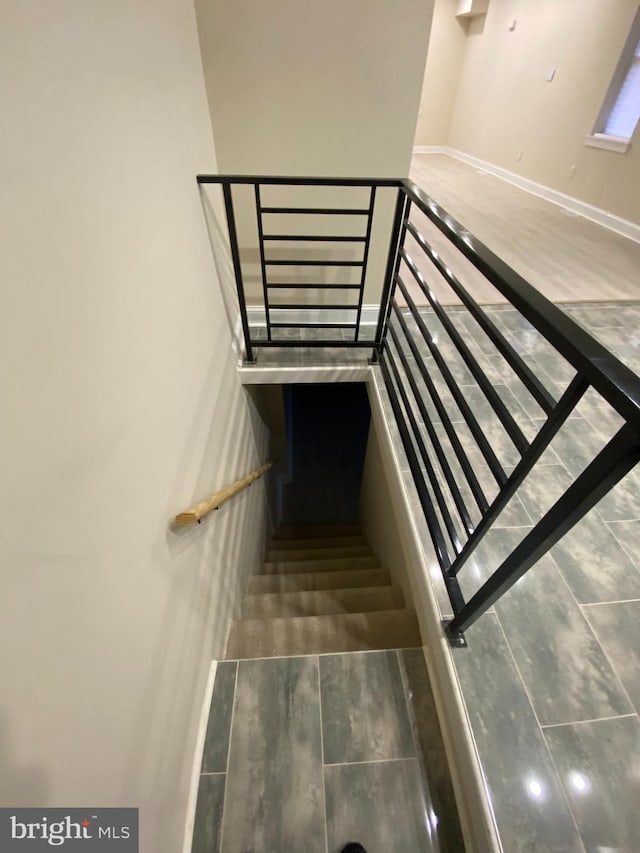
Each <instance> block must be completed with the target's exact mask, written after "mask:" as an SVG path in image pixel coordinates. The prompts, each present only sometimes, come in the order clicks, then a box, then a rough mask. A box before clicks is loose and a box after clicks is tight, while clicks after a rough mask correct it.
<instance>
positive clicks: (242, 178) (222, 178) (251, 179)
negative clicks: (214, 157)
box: [197, 175, 403, 187]
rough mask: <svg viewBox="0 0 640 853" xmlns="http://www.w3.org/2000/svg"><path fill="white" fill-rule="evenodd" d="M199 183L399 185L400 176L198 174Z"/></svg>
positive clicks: (296, 185) (400, 183)
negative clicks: (324, 176) (319, 176)
mask: <svg viewBox="0 0 640 853" xmlns="http://www.w3.org/2000/svg"><path fill="white" fill-rule="evenodd" d="M197 181H198V183H199V184H260V185H261V186H273V185H279V186H288V187H299V186H304V187H332V186H333V187H399V186H401V185H402V183H403V182H402V180H401V179H400V178H318V177H301V176H298V175H295V176H294V175H198V176H197Z"/></svg>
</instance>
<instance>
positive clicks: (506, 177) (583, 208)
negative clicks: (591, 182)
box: [413, 145, 640, 243]
mask: <svg viewBox="0 0 640 853" xmlns="http://www.w3.org/2000/svg"><path fill="white" fill-rule="evenodd" d="M413 151H414V154H447V155H448V156H449V157H454V158H455V159H456V160H461V161H462V162H463V163H468V164H469V165H470V166H475V167H476V168H477V169H482V171H483V172H488V173H489V174H490V175H495V177H497V178H502V180H503V181H507V182H508V183H510V184H513V186H516V187H518V188H519V189H521V190H526V192H529V193H531V194H532V195H536V196H538V197H539V198H543V199H544V200H545V201H550V202H551V203H552V204H556V205H558V206H559V207H563V208H564V209H565V210H569V211H571V213H574V214H576V215H577V216H584V218H585V219H590V220H591V221H592V222H596V223H597V224H598V225H602V226H604V227H605V228H608V229H609V230H610V231H615V232H616V234H621V235H622V236H623V237H628V238H629V239H630V240H635V241H636V242H638V243H640V225H638V224H637V223H635V222H631V220H630V219H623V218H622V217H621V216H616V215H615V214H613V213H609V212H608V211H606V210H602V208H600V207H594V206H593V205H592V204H588V203H587V202H586V201H581V200H580V199H578V198H575V197H574V196H570V195H566V194H565V193H561V192H559V191H558V190H554V189H552V188H551V187H547V186H545V185H544V184H539V183H537V182H536V181H532V180H530V179H529V178H523V177H522V175H516V174H515V172H509V171H508V170H507V169H503V168H502V167H501V166H495V165H494V164H493V163H488V162H487V161H486V160H480V158H478V157H473V156H472V155H471V154H465V152H464V151H458V150H457V149H456V148H449V147H448V146H440V145H434V146H429V145H416V146H415V147H414V149H413Z"/></svg>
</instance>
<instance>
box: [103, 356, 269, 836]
mask: <svg viewBox="0 0 640 853" xmlns="http://www.w3.org/2000/svg"><path fill="white" fill-rule="evenodd" d="M221 362H222V363H224V370H225V372H226V371H228V370H229V369H231V368H234V367H235V356H234V354H233V352H232V351H231V350H230V348H229V347H228V344H227V343H226V341H225V340H223V339H221V340H220V341H219V342H218V343H217V344H216V347H215V350H214V355H213V357H212V360H211V364H210V366H209V369H208V371H207V373H206V379H205V381H204V384H203V387H202V392H201V395H200V402H199V405H198V406H197V407H196V410H195V414H194V417H193V419H192V423H191V427H190V430H189V433H188V440H187V444H186V447H185V451H184V453H183V456H182V459H181V460H180V462H179V464H178V472H179V473H178V475H177V477H176V481H175V482H174V483H173V485H172V487H171V489H170V490H169V494H171V495H180V494H185V485H186V484H187V483H193V482H194V481H195V482H196V486H195V488H194V489H193V491H194V495H193V498H194V499H195V500H200V499H202V498H203V497H205V496H206V495H207V494H210V493H212V492H214V491H216V490H218V489H220V488H222V487H223V486H225V485H227V484H228V483H230V482H232V481H233V480H235V479H238V478H239V477H241V476H244V475H245V474H246V473H248V471H249V470H252V469H253V468H254V467H257V466H258V465H260V464H262V463H263V462H264V461H265V460H266V456H267V453H268V432H267V430H266V428H265V426H264V424H263V423H262V421H261V419H260V417H259V414H258V413H257V411H256V409H255V406H254V405H253V403H252V401H251V400H250V398H249V396H248V395H247V394H246V392H245V390H244V389H243V388H242V386H241V385H240V384H239V383H237V382H234V383H233V384H232V385H231V387H229V386H227V388H226V391H225V390H224V389H223V388H222V386H221V383H220V382H216V381H214V380H215V376H216V375H219V372H220V365H221ZM222 411H223V412H224V429H221V417H220V412H222ZM203 424H206V425H207V426H205V427H204V428H205V429H207V430H208V435H207V437H206V440H205V441H204V442H203V441H202V438H201V435H200V433H201V432H202V429H203ZM193 447H204V448H205V451H204V453H203V454H202V455H201V456H199V458H198V459H194V458H193V452H192V448H193ZM245 469H246V470H245ZM194 472H195V476H194ZM213 472H215V474H214V473H213ZM191 488H193V487H191V486H190V487H189V489H191ZM183 508H184V507H175V508H174V509H175V510H180V509H183ZM267 518H268V508H267V501H266V494H265V484H264V481H263V480H257V481H256V482H255V483H253V484H252V485H251V486H250V487H249V488H247V489H245V490H244V491H243V492H241V493H240V494H239V495H237V496H236V497H234V498H233V499H232V500H230V501H229V502H228V503H225V504H223V505H222V506H221V507H220V509H219V510H216V511H215V512H212V513H210V514H209V515H208V516H207V517H206V518H204V519H203V520H202V523H201V524H196V525H193V526H191V527H176V526H175V525H173V523H172V522H171V523H170V524H169V526H168V527H166V526H165V524H163V525H162V529H161V530H159V532H158V537H157V540H156V544H155V546H154V548H153V557H152V559H153V561H154V562H156V563H157V564H158V565H160V566H162V565H166V563H167V560H166V553H167V552H168V555H169V558H170V562H169V564H168V565H169V571H167V570H166V569H165V571H164V572H163V574H164V578H159V584H160V583H161V585H162V587H163V590H164V592H163V593H162V594H163V597H164V599H165V602H164V609H163V611H162V616H161V618H160V619H159V620H158V622H157V625H156V626H155V630H153V634H154V636H153V639H152V640H150V641H147V642H146V645H148V647H149V656H148V661H147V666H146V669H145V684H144V687H143V689H142V691H141V698H140V701H139V703H138V705H137V707H136V708H135V709H134V712H135V720H134V722H133V726H132V735H131V743H130V744H129V745H128V748H126V745H124V744H123V745H121V746H120V748H121V749H122V751H123V753H126V755H127V756H128V757H127V762H126V766H125V767H124V769H123V778H122V784H121V791H120V796H119V800H120V803H122V804H123V805H125V804H131V792H139V791H141V790H142V791H145V796H146V803H143V802H140V803H138V802H136V805H139V806H140V808H141V812H140V814H141V819H143V831H144V834H145V835H146V837H147V839H148V844H149V848H150V849H152V848H154V847H156V846H158V847H159V846H161V839H160V838H155V837H154V832H156V831H157V830H156V828H155V825H154V823H153V820H152V814H153V812H154V811H155V812H158V810H162V811H174V812H176V814H177V812H180V814H178V815H177V820H178V821H179V822H180V823H182V822H183V819H184V815H183V814H182V812H181V809H183V807H184V803H183V802H182V801H181V800H179V799H177V798H176V786H177V785H178V786H179V788H180V789H181V790H183V791H184V790H188V787H189V784H190V775H191V770H192V760H193V738H194V736H195V730H188V729H185V727H184V720H185V718H191V719H193V718H194V717H195V716H197V710H196V713H195V714H194V709H199V706H200V703H201V701H202V685H203V683H204V680H205V679H206V671H208V666H209V662H210V661H211V660H212V659H217V658H220V657H222V654H223V651H224V645H225V642H226V636H227V631H228V627H229V623H230V620H231V619H232V618H234V616H237V615H238V611H239V601H240V595H241V592H242V591H243V589H244V586H245V584H246V578H247V576H248V575H249V574H251V573H252V572H253V571H255V569H256V567H257V566H258V565H259V563H260V561H261V560H262V558H263V552H264V543H265V541H266V535H267V531H266V527H267V524H268V521H267ZM161 555H162V556H161ZM156 557H157V559H156ZM150 594H151V591H150ZM151 627H152V629H153V628H154V626H151ZM114 630H116V631H117V630H118V626H114ZM194 661H200V662H201V665H200V667H197V666H194ZM150 732H152V733H153V736H152V737H150ZM150 742H151V743H154V744H158V743H161V744H163V745H164V746H163V748H162V749H160V750H158V749H156V750H153V751H150V750H149V749H148V744H149V743H150ZM176 766H180V767H181V768H182V778H181V779H179V780H177V779H175V778H171V775H170V774H169V772H168V769H169V768H171V767H176ZM110 805H116V803H112V804H110ZM145 805H147V809H145V808H144V806H145Z"/></svg>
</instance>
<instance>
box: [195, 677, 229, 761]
mask: <svg viewBox="0 0 640 853" xmlns="http://www.w3.org/2000/svg"><path fill="white" fill-rule="evenodd" d="M237 666H238V665H237V664H236V663H235V662H233V661H221V662H220V663H219V664H218V666H217V668H216V680H215V682H214V685H213V694H212V696H211V708H210V710H209V722H208V723H207V735H206V737H205V742H204V751H203V753H202V768H201V771H200V772H201V773H224V772H226V769H227V753H228V752H229V733H230V731H231V714H232V712H233V692H234V688H235V683H236V669H237Z"/></svg>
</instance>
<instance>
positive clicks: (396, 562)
mask: <svg viewBox="0 0 640 853" xmlns="http://www.w3.org/2000/svg"><path fill="white" fill-rule="evenodd" d="M379 429H381V426H380V425H379V422H377V421H376V418H375V417H372V419H371V426H370V427H369V439H368V441H367V452H366V454H365V459H364V469H363V472H362V486H361V488H360V524H361V526H362V532H363V533H364V535H365V536H366V538H367V541H368V542H369V544H370V545H371V548H372V549H373V551H374V553H375V554H377V556H378V557H379V558H380V562H381V563H382V566H383V567H384V568H385V569H387V570H388V571H389V573H390V575H391V579H392V582H393V583H394V584H396V585H397V586H400V587H402V591H403V593H404V599H405V603H406V606H407V607H409V608H413V606H414V605H413V603H412V602H413V593H412V590H411V584H410V580H409V574H410V572H409V568H408V566H407V558H406V555H405V548H404V547H403V544H402V537H401V534H400V528H399V525H398V520H397V518H396V513H395V510H394V506H393V499H392V497H391V495H392V492H391V487H390V485H389V481H388V480H387V475H386V472H385V467H384V461H383V458H382V450H381V441H382V438H381V436H379V435H378V430H379Z"/></svg>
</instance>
